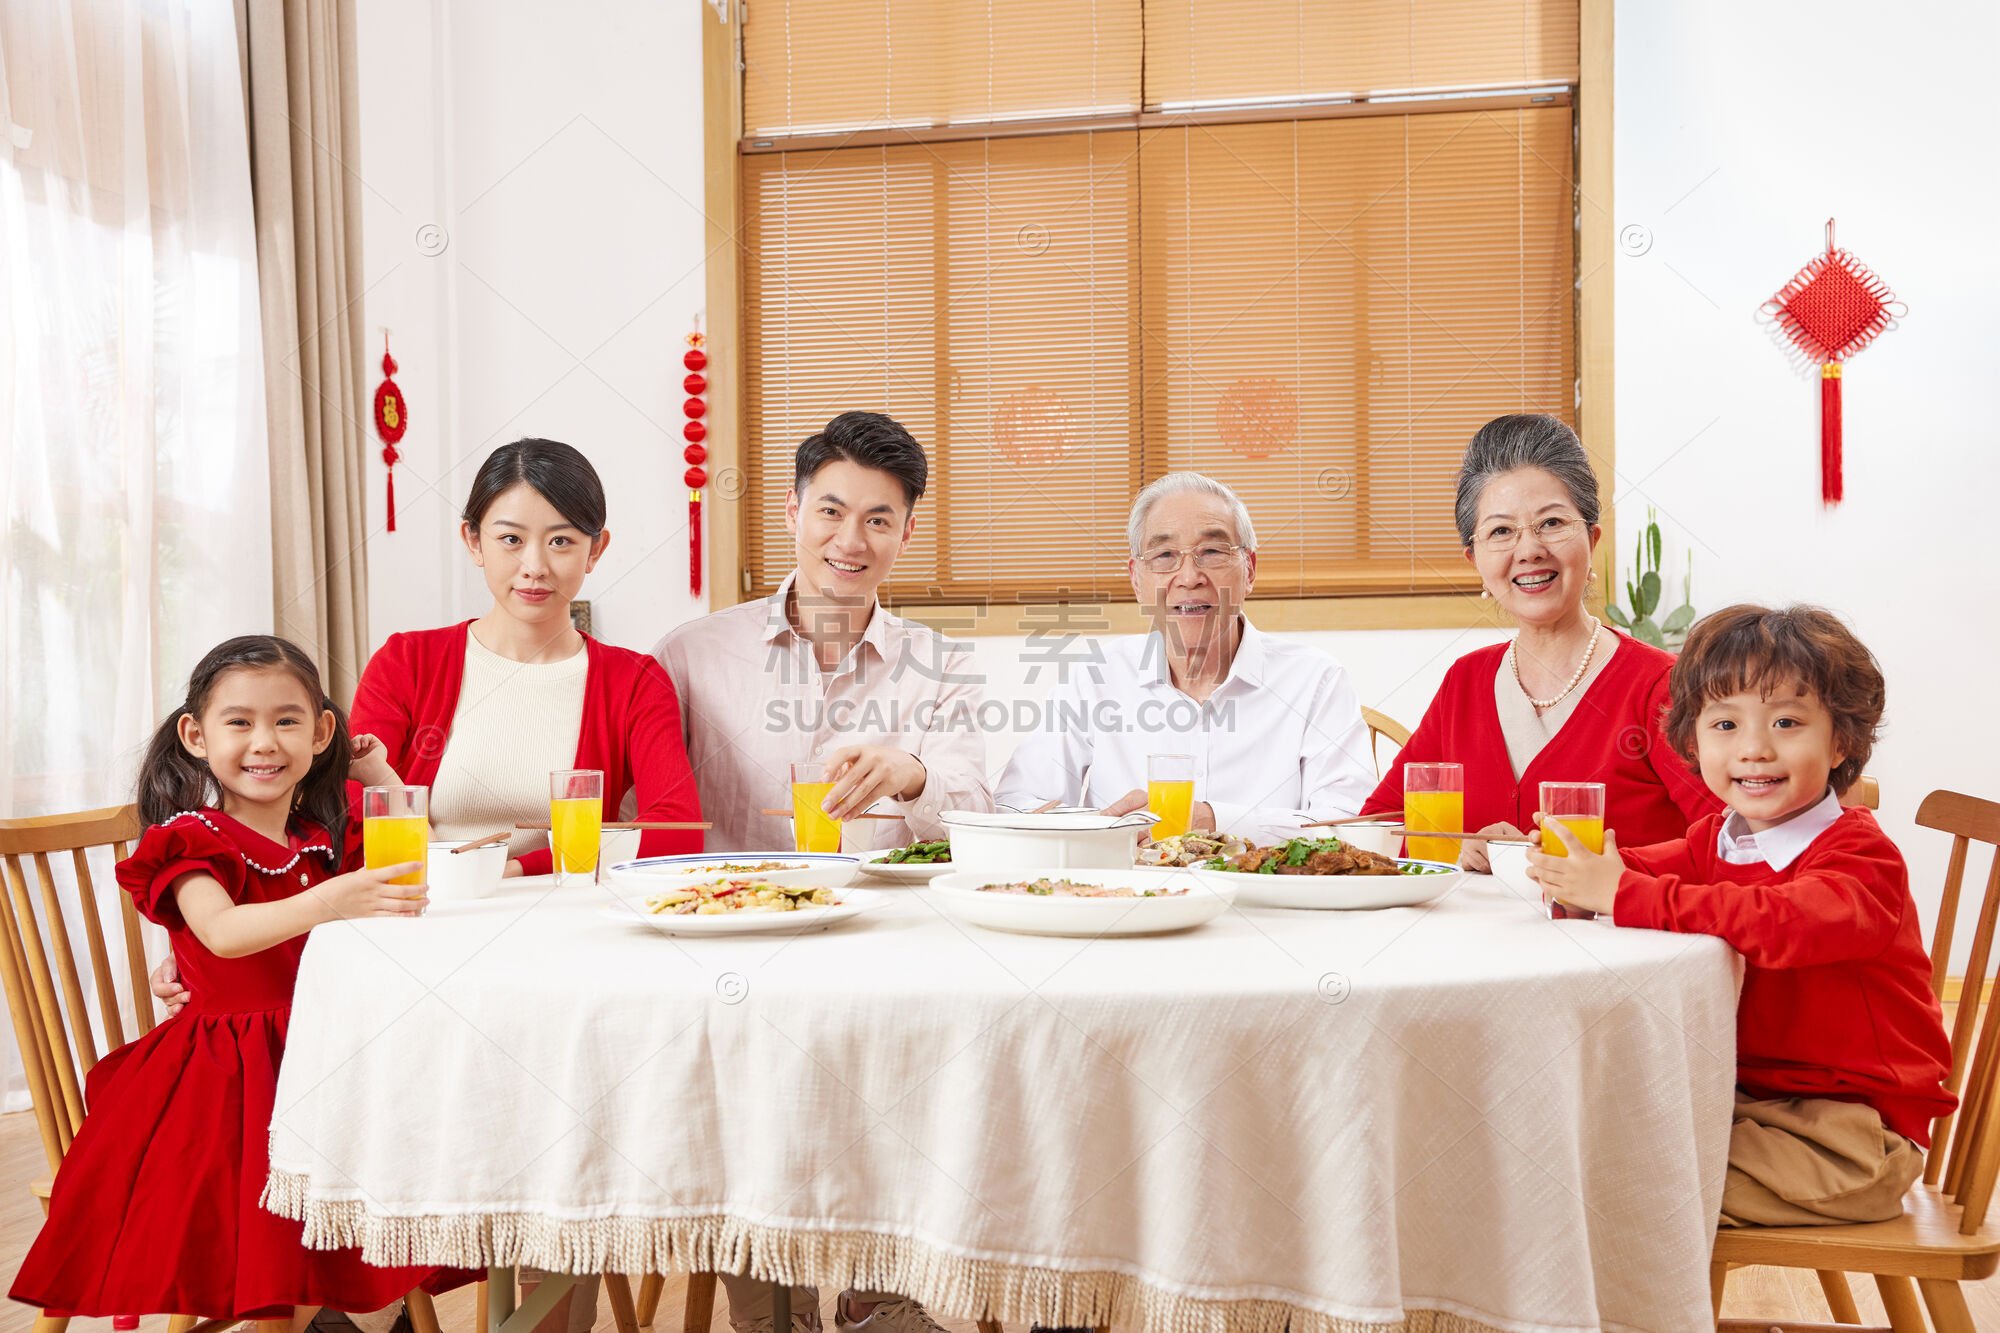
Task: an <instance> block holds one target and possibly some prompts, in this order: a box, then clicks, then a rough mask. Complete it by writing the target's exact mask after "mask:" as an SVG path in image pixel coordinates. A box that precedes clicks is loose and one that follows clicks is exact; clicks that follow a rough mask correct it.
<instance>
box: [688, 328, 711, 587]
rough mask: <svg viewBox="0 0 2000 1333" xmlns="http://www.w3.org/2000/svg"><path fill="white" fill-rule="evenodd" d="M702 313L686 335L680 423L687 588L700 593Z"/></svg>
mask: <svg viewBox="0 0 2000 1333" xmlns="http://www.w3.org/2000/svg"><path fill="white" fill-rule="evenodd" d="M703 341H704V340H703V338H702V335H701V316H699V315H697V316H695V321H694V332H692V333H690V334H688V336H687V347H688V349H687V352H686V354H684V355H683V356H682V357H681V364H682V365H684V366H686V367H687V372H688V373H687V378H686V379H684V380H682V381H681V390H682V391H683V392H684V393H686V394H687V400H686V401H685V402H683V403H682V404H681V413H682V415H683V416H685V417H686V418H687V421H686V423H685V424H683V425H682V426H681V435H682V437H683V438H684V439H686V440H687V448H686V449H683V450H682V451H681V457H682V458H685V459H686V460H687V464H688V470H687V471H686V472H685V473H683V474H682V477H681V479H682V480H683V481H685V482H686V483H687V488H688V591H689V592H690V593H692V594H693V595H694V596H696V597H699V596H701V488H702V487H704V486H706V485H708V473H707V472H706V471H705V470H704V469H703V468H702V464H703V463H706V462H707V461H708V447H707V446H706V445H704V444H703V443H702V441H703V440H705V439H707V438H708V426H707V425H706V424H704V423H703V421H702V418H703V417H705V416H707V415H708V401H707V399H706V397H705V396H704V395H706V394H707V393H708V376H707V375H706V374H704V373H703V372H704V371H706V370H707V369H708V353H707V352H705V351H703V350H702V344H703Z"/></svg>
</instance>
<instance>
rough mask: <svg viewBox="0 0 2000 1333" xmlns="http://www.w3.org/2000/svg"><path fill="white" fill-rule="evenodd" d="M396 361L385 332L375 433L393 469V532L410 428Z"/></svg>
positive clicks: (390, 527)
mask: <svg viewBox="0 0 2000 1333" xmlns="http://www.w3.org/2000/svg"><path fill="white" fill-rule="evenodd" d="M397 369H398V367H397V365H396V358H395V357H393V356H390V355H389V331H388V330H387V329H384V330H382V382H381V383H380V384H379V385H377V386H376V388H375V433H376V434H377V435H379V436H381V437H382V462H383V464H384V466H386V467H387V468H388V469H389V505H388V508H389V531H391V532H394V531H395V530H396V460H398V459H399V458H401V457H402V454H400V453H398V452H397V451H396V445H397V444H398V442H400V441H401V440H402V438H403V432H404V431H406V430H408V429H409V428H410V405H409V404H408V403H406V402H404V401H403V390H402V388H401V386H399V385H398V384H397V383H396V379H395V375H396V371H397Z"/></svg>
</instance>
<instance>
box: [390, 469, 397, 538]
mask: <svg viewBox="0 0 2000 1333" xmlns="http://www.w3.org/2000/svg"><path fill="white" fill-rule="evenodd" d="M395 530H396V469H394V468H390V469H389V531H391V532H394V531H395Z"/></svg>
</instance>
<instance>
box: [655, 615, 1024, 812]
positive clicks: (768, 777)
mask: <svg viewBox="0 0 2000 1333" xmlns="http://www.w3.org/2000/svg"><path fill="white" fill-rule="evenodd" d="M792 577H795V576H788V577H787V578H786V579H785V581H784V583H783V584H782V585H781V586H780V587H779V588H778V590H777V592H775V593H773V594H772V595H771V596H769V597H767V598H764V599H762V600H761V601H755V602H745V603H743V604H741V605H740V606H732V607H729V608H727V609H726V610H722V611H717V612H715V613H714V614H712V615H707V616H703V617H702V618H701V619H700V620H694V621H690V622H689V623H687V624H685V625H682V626H681V627H679V628H678V629H676V630H674V631H672V632H671V633H669V634H668V635H667V637H666V638H664V639H662V640H660V642H659V645H658V646H657V647H655V648H654V649H653V656H654V657H656V658H658V659H659V662H660V665H661V666H662V667H664V668H666V672H667V675H668V676H669V677H670V678H671V679H672V680H673V682H674V689H675V690H677V691H678V692H679V694H680V701H681V730H682V732H683V733H684V736H685V739H686V742H687V752H688V762H689V763H690V764H691V765H693V767H694V780H695V786H696V788H697V789H698V790H699V791H700V793H701V811H702V817H703V818H705V819H708V820H710V821H711V822H712V823H713V824H714V825H715V827H714V828H713V829H711V830H710V831H709V832H708V834H707V835H706V839H705V841H704V843H703V845H704V846H705V847H706V848H707V849H708V850H709V851H716V852H751V851H783V850H786V849H788V848H790V847H791V846H792V828H791V820H790V818H789V817H782V818H781V817H778V816H774V815H765V814H760V813H759V811H760V810H763V809H765V808H769V809H773V810H777V809H785V810H789V809H790V807H791V803H792V801H791V765H793V764H795V763H804V762H806V761H809V760H814V759H820V758H822V757H824V756H825V755H827V754H829V753H831V752H832V751H833V750H836V749H838V748H839V747H841V746H843V745H892V746H895V747H896V748H897V749H901V750H908V751H909V752H910V753H912V754H914V755H916V756H917V758H918V759H920V760H922V761H923V765H924V769H925V774H926V776H925V781H924V789H923V791H922V792H921V793H920V794H919V795H918V796H917V799H915V800H914V801H888V800H884V801H877V802H876V803H875V807H874V809H875V811H876V812H877V813H885V814H895V815H899V816H901V818H900V819H896V820H887V819H860V820H851V821H849V823H848V824H847V826H846V828H845V830H844V834H845V836H844V838H843V842H842V845H843V846H844V848H845V849H846V850H848V851H850V852H852V851H866V850H872V849H875V848H881V847H900V846H902V845H903V844H904V843H907V842H912V841H914V840H916V839H918V838H942V837H944V836H945V827H944V825H943V824H942V823H940V822H939V820H938V814H939V813H940V812H941V811H945V810H991V809H992V808H993V794H992V791H991V789H990V788H989V787H988V785H987V781H986V738H985V735H984V734H983V733H982V732H981V731H980V723H981V719H980V704H981V702H982V699H983V694H982V691H981V689H980V681H979V679H978V677H977V676H976V675H975V673H974V668H973V665H972V653H971V651H970V650H969V649H968V648H967V647H966V646H965V645H963V644H958V643H953V642H951V641H950V640H948V639H946V638H945V637H944V636H943V635H941V634H939V633H938V632H937V631H935V630H933V629H931V628H930V627H929V626H927V625H920V624H917V623H916V622H914V621H909V620H905V619H903V618H902V617H901V616H895V615H891V614H889V612H887V611H885V610H883V609H882V607H880V606H877V607H876V608H875V614H874V615H873V616H872V617H871V618H870V619H869V621H868V629H867V632H866V633H864V634H863V635H862V636H861V641H860V642H859V643H857V644H856V645H855V646H854V648H853V650H852V651H851V652H849V653H848V655H847V656H846V657H845V658H844V659H843V660H842V661H841V662H840V664H839V665H838V666H836V667H834V668H833V670H831V671H822V670H821V669H820V666H819V662H818V660H817V659H816V658H815V657H814V656H813V647H812V643H811V642H810V641H809V640H807V639H805V638H804V637H802V636H801V635H799V634H798V633H797V632H796V631H794V630H793V629H792V626H791V622H790V620H789V619H788V618H787V617H786V615H785V599H786V597H787V596H788V595H789V594H790V592H791V589H792Z"/></svg>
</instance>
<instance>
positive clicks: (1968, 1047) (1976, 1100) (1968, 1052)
mask: <svg viewBox="0 0 2000 1333" xmlns="http://www.w3.org/2000/svg"><path fill="white" fill-rule="evenodd" d="M1917 823H1919V824H1921V825H1922V826H1923V827H1925V828H1930V829H1937V830H1938V831H1940V832H1942V833H1949V834H1951V860H1950V862H1949V863H1948V865H1947V866H1946V868H1945V876H1944V898H1943V901H1942V902H1940V903H1939V904H1938V919H1937V929H1936V930H1935V931H1934V932H1933V933H1932V937H1931V989H1932V990H1934V991H1936V992H1937V995H1938V998H1939V999H1940V1000H1942V999H1943V998H1944V980H1945V972H1946V970H1947V969H1948V968H1949V967H1950V966H1951V942H1952V935H1953V934H1954V933H1955V931H1956V929H1957V926H1958V904H1959V891H1960V889H1961V887H1962V885H1963V883H1964V879H1965V862H1966V855H1967V853H1968V852H1969V851H1970V850H1971V845H1972V844H1973V843H1975V842H1980V843H1985V844H1987V847H1988V849H1989V851H1990V852H1991V853H1992V854H1991V857H1990V858H1989V862H1990V863H1989V868H1988V870H1987V872H1986V891H1985V893H1984V895H1983V896H1982V897H1981V899H1980V904H1979V919H1978V923H1977V924H1976V925H1975V926H1974V928H1973V935H1972V950H1971V954H1970V956H1969V958H1968V959H1967V962H1966V969H1965V981H1964V984H1963V986H1962V987H1961V988H1960V991H1959V997H1958V1013H1957V1015H1956V1016H1955V1017H1954V1018H1953V1020H1952V1025H1951V1078H1950V1080H1949V1084H1948V1086H1949V1087H1950V1088H1951V1090H1952V1091H1953V1092H1956V1093H1957V1094H1958V1095H1959V1107H1958V1113H1957V1114H1956V1115H1948V1116H1941V1117H1939V1118H1938V1120H1937V1122H1936V1123H1935V1124H1934V1125H1932V1126H1931V1152H1930V1158H1929V1160H1928V1161H1927V1162H1926V1163H1925V1166H1924V1180H1925V1181H1926V1182H1928V1183H1930V1184H1932V1185H1936V1184H1940V1183H1942V1185H1943V1187H1944V1192H1945V1193H1946V1194H1948V1195H1950V1196H1952V1197H1953V1198H1954V1199H1955V1200H1957V1202H1958V1203H1959V1204H1960V1205H1962V1207H1963V1209H1964V1213H1963V1216H1962V1217H1961V1219H1960V1230H1962V1231H1964V1232H1965V1233H1966V1234H1968V1235H1970V1234H1971V1233H1972V1232H1974V1231H1977V1230H1978V1229H1979V1227H1980V1225H1981V1224H1982V1223H1984V1222H1985V1220H1986V1209H1987V1205H1988V1204H1990V1203H1991V1202H1992V1201H1993V1181H1994V1176H1995V1174H1996V1172H2000V1088H1996V1086H1995V1084H1996V1082H2000V1005H1995V1004H1994V1003H1993V998H1994V997H1993V990H1994V986H1993V980H1994V978H1993V977H1992V975H1991V970H1992V969H1991V964H1992V962H1993V957H1992V954H1993V924H1994V917H1995V913H1996V912H2000V801H1984V800H1981V799H1980V798H1978V797H1977V796H1967V795H1964V794H1963V793H1961V792H1955V791H1934V792H1932V793H1931V794H1930V795H1928V796H1926V797H1924V803H1923V804H1922V805H1920V806H1918V807H1917Z"/></svg>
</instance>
